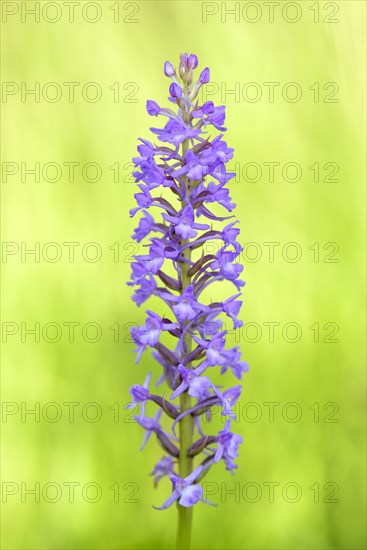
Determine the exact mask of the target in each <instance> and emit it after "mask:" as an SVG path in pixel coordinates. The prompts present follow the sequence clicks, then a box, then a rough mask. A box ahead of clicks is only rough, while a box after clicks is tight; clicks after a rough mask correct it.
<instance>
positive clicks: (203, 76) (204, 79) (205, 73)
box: [199, 67, 210, 84]
mask: <svg viewBox="0 0 367 550" xmlns="http://www.w3.org/2000/svg"><path fill="white" fill-rule="evenodd" d="M209 80H210V70H209V68H208V67H206V68H205V69H203V70H202V71H201V73H200V76H199V82H200V83H201V84H207V83H208V82H209Z"/></svg>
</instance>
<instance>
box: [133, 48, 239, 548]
mask: <svg viewBox="0 0 367 550" xmlns="http://www.w3.org/2000/svg"><path fill="white" fill-rule="evenodd" d="M198 63H199V62H198V58H197V56H196V55H195V54H188V53H184V54H182V55H181V56H180V61H179V64H178V67H177V68H175V67H174V66H173V64H172V63H171V62H170V61H166V62H165V63H164V74H165V75H166V77H168V78H169V97H168V102H169V103H168V105H169V107H165V106H161V105H160V104H158V103H157V102H156V101H154V100H150V99H149V100H148V101H147V104H146V108H147V112H148V114H149V115H150V116H151V117H154V121H157V127H154V128H151V132H152V134H153V136H154V139H152V140H151V141H150V140H147V139H140V140H139V143H138V147H137V149H138V155H137V156H136V157H134V158H133V163H134V166H135V169H134V171H133V177H134V178H135V181H136V183H137V187H138V189H137V192H136V194H135V199H136V207H135V208H132V209H131V210H130V215H131V217H134V216H137V215H138V214H139V216H140V220H139V222H138V224H137V227H136V229H135V231H134V234H133V239H134V240H135V241H136V242H137V243H139V245H140V247H141V248H140V249H139V254H137V255H135V256H134V261H133V262H132V266H131V268H132V269H131V280H130V282H129V283H128V285H129V286H132V287H134V294H133V296H132V299H133V301H134V302H135V303H136V304H137V306H141V305H142V304H143V303H145V302H146V301H147V300H148V299H149V298H150V297H151V296H154V297H155V298H156V299H157V302H156V303H157V304H158V305H157V308H155V310H154V311H152V310H146V313H147V318H146V320H145V322H144V324H143V325H141V326H138V327H134V328H133V329H132V330H131V334H132V338H133V341H134V343H135V345H136V350H135V351H136V363H138V362H139V361H140V360H141V358H142V355H143V353H144V352H145V351H147V350H149V349H150V351H151V353H152V360H153V361H154V362H155V364H156V365H157V366H160V367H162V370H161V375H159V376H158V381H157V383H156V385H155V388H154V392H155V391H157V392H160V395H158V393H151V390H150V389H149V382H150V380H151V375H150V374H149V375H148V376H147V378H146V379H145V381H144V383H143V385H139V384H135V385H134V386H132V388H131V389H130V393H131V396H132V400H133V403H132V404H131V405H130V406H132V407H133V406H136V405H137V404H140V414H139V415H136V416H135V417H134V418H135V420H136V422H137V423H138V424H139V425H140V426H141V427H142V428H143V429H144V430H145V437H144V441H143V446H142V448H144V447H145V445H146V443H147V441H148V439H149V437H150V436H151V434H154V435H155V437H156V439H157V442H158V443H159V445H160V446H161V447H162V448H163V449H164V452H165V454H164V456H163V457H162V459H161V460H160V461H159V462H158V463H157V464H156V466H155V468H154V470H153V471H152V472H151V475H152V476H154V479H155V485H157V483H158V482H159V481H160V480H161V479H162V478H163V477H165V476H168V477H169V479H170V480H171V482H172V486H173V491H172V494H171V495H170V496H169V497H168V499H167V500H166V501H165V502H164V504H163V505H162V506H160V507H159V508H158V509H159V510H165V509H166V508H169V507H170V506H171V505H172V504H173V503H177V509H178V517H179V522H178V523H179V528H178V537H177V548H180V549H186V550H187V549H188V548H189V547H190V530H191V523H192V522H191V515H192V508H193V507H194V506H195V505H196V504H197V503H198V502H200V501H202V502H206V501H205V499H204V498H203V489H202V487H201V485H200V484H199V482H200V480H201V479H202V478H203V476H204V475H207V474H208V472H209V471H210V469H211V467H212V466H213V465H215V464H216V463H217V462H222V461H223V463H224V464H225V467H226V469H227V470H228V471H230V472H231V473H233V471H234V470H235V468H237V465H236V464H235V460H236V459H237V458H238V447H239V445H240V443H241V442H242V437H241V436H240V435H237V434H233V433H232V432H231V425H230V420H229V419H232V420H234V419H235V418H236V416H235V405H236V403H237V401H238V399H239V398H240V394H241V386H240V385H237V386H234V387H231V382H229V383H228V385H226V384H224V383H223V385H222V384H220V385H216V384H215V383H214V382H213V379H212V376H213V375H214V373H215V375H216V376H218V375H223V380H225V378H226V377H230V378H233V377H235V378H237V379H238V380H241V379H242V377H243V374H244V373H245V372H247V370H248V365H247V363H246V362H245V361H243V360H242V359H241V350H240V348H239V346H235V347H231V346H228V345H227V341H226V340H227V330H225V329H226V327H225V326H224V321H227V322H228V321H229V322H230V324H231V325H232V324H233V328H234V330H237V329H238V328H240V327H241V326H242V324H243V322H242V321H241V319H240V318H239V315H240V309H241V306H242V300H241V289H242V288H243V286H244V282H243V281H242V280H241V275H242V272H243V266H242V264H241V261H240V260H241V253H242V250H243V249H242V246H241V244H240V243H239V242H238V239H239V235H240V228H239V224H238V221H237V220H236V218H235V215H234V212H235V207H236V205H235V203H234V202H233V201H232V199H231V196H230V192H229V182H230V181H231V180H233V178H234V176H235V173H234V172H231V171H229V170H228V169H227V165H228V162H229V161H230V160H231V159H232V158H233V154H234V150H233V148H231V147H229V146H228V145H227V143H226V141H225V139H224V132H225V131H226V128H225V126H224V124H225V107H224V106H222V105H219V106H217V105H214V103H213V102H212V101H206V102H204V103H202V102H201V101H200V99H199V91H200V89H201V87H202V86H205V85H206V84H207V83H208V82H209V80H210V70H209V68H208V67H205V68H204V69H203V70H201V72H196V71H197V68H198ZM162 116H163V117H164V119H163V124H161V125H160V126H159V124H158V121H159V120H161V117H162ZM212 134H215V135H213V136H212ZM208 241H210V247H209V248H207V247H206V243H207V242H208ZM223 281H226V282H228V283H231V285H232V286H234V287H235V289H236V291H235V292H236V293H235V294H233V293H231V294H232V295H228V294H225V293H226V292H227V291H226V288H227V286H228V285H222V286H221V283H222V282H223ZM215 287H217V288H216V291H215V293H213V292H212V289H214V288H215ZM221 289H224V292H223V294H220V292H221ZM218 295H219V296H220V300H218V298H216V300H218V301H214V299H215V298H214V297H215V296H218ZM143 360H146V354H145V355H144V358H143ZM165 387H166V389H164V388H165ZM161 388H163V389H162V390H161ZM167 396H169V397H167ZM153 406H158V408H159V410H158V413H157V414H156V415H155V416H153V417H150V416H146V411H147V409H148V407H153ZM218 406H219V407H221V409H222V415H223V416H224V417H225V418H226V424H225V427H224V429H223V430H220V431H219V433H217V434H216V435H215V434H206V433H205V431H207V429H208V427H209V426H210V425H211V424H210V421H211V418H212V416H213V408H214V407H218ZM205 420H206V422H205ZM166 424H168V425H169V429H167V428H166ZM163 426H164V428H163ZM176 426H178V427H179V429H178V432H179V433H178V435H177V437H176V434H175V427H176ZM196 461H199V463H196ZM209 504H211V503H209Z"/></svg>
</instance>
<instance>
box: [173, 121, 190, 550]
mask: <svg viewBox="0 0 367 550" xmlns="http://www.w3.org/2000/svg"><path fill="white" fill-rule="evenodd" d="M185 118H186V116H185V115H184V119H185ZM188 147H189V140H185V141H184V142H183V143H182V155H183V156H185V152H186V151H187V149H188ZM183 181H184V182H185V184H186V185H188V184H189V180H188V178H186V177H185V176H183ZM188 242H189V241H188V240H187V241H184V242H183V243H182V244H183V245H184V244H187V243H188ZM183 256H184V258H186V259H188V260H190V259H191V249H190V247H187V248H186V249H185V250H184V252H183ZM189 269H190V265H189V264H187V263H186V262H183V263H182V264H181V282H182V288H181V293H183V292H184V290H185V288H187V287H188V286H189V285H190V283H191V277H190V276H189V275H188V271H189ZM184 341H185V344H186V348H187V351H186V353H187V355H189V354H190V353H191V351H192V340H191V337H190V335H189V334H188V333H187V334H186V336H185V339H184ZM187 368H188V369H189V368H190V365H189V364H188V365H187ZM190 408H191V397H190V396H189V394H188V393H187V391H184V392H183V393H182V394H181V396H180V410H181V412H184V411H186V410H188V409H190ZM179 425H180V456H179V460H178V471H179V474H178V475H179V477H181V478H184V477H187V476H188V475H189V474H191V472H192V462H193V459H192V458H190V457H188V456H187V451H188V450H189V448H190V447H191V445H192V443H193V419H192V417H191V415H189V414H188V415H187V416H185V417H184V418H183V419H182V420H181V421H180V423H179ZM177 507H178V528H177V541H176V548H177V550H189V549H190V543H191V530H192V508H186V507H184V506H180V504H177Z"/></svg>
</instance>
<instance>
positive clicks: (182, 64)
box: [178, 53, 189, 78]
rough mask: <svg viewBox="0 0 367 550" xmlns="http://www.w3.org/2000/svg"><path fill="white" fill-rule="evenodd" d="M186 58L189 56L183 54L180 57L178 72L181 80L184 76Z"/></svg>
mask: <svg viewBox="0 0 367 550" xmlns="http://www.w3.org/2000/svg"><path fill="white" fill-rule="evenodd" d="M188 57H189V56H188V55H187V53H183V54H182V55H181V57H180V65H179V67H178V71H179V73H180V77H181V78H183V77H184V76H185V74H186V70H187V60H188Z"/></svg>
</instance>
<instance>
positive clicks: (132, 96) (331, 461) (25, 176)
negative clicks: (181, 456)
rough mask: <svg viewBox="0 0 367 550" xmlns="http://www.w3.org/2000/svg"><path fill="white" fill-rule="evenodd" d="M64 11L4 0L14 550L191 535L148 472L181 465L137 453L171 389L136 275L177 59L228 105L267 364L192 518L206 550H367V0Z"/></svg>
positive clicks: (157, 541)
mask: <svg viewBox="0 0 367 550" xmlns="http://www.w3.org/2000/svg"><path fill="white" fill-rule="evenodd" d="M65 4H66V3H64V2H40V3H39V5H38V8H37V6H35V3H34V2H2V10H3V11H2V80H3V95H2V103H1V109H2V131H3V149H2V161H3V165H2V167H3V174H2V188H3V189H2V190H3V225H2V239H3V258H2V274H3V287H4V289H5V291H4V293H3V309H2V319H3V324H2V328H3V367H2V382H3V389H2V400H3V416H2V439H3V446H4V450H5V452H4V458H3V463H2V482H3V486H2V487H3V513H2V547H3V548H4V549H9V550H10V549H27V550H28V549H29V550H30V549H70V550H71V549H97V548H99V549H107V548H108V549H118V548H126V549H142V548H147V549H148V548H171V547H172V545H173V543H174V538H175V530H176V526H175V523H176V510H175V509H174V507H172V509H170V510H168V511H166V512H164V513H163V512H162V513H159V512H156V511H154V510H153V509H152V504H155V505H159V504H160V503H161V502H163V500H164V499H165V498H166V496H167V494H168V493H169V491H170V487H169V482H168V481H167V480H164V481H163V482H162V484H161V485H160V486H159V488H158V489H154V488H153V483H152V478H151V477H149V476H148V473H149V472H151V470H152V469H153V465H154V463H155V462H156V460H158V459H159V458H160V457H161V456H162V452H161V450H160V449H159V448H158V446H157V444H156V442H155V441H153V439H152V440H151V441H150V442H149V444H148V446H147V449H146V451H145V452H144V453H139V446H140V443H141V439H142V430H141V429H140V428H139V427H138V426H137V425H136V424H135V423H134V422H132V421H131V414H130V412H129V411H126V410H125V409H124V406H125V404H126V403H127V402H128V401H129V395H128V388H129V386H130V385H131V384H133V383H137V382H142V381H143V379H144V377H145V375H146V372H147V371H148V369H152V370H153V371H154V373H155V374H158V370H157V368H156V366H155V365H153V364H152V361H151V360H150V359H149V357H148V355H146V356H145V357H144V359H143V361H142V362H141V364H140V365H138V366H136V365H135V364H134V355H133V353H132V349H133V345H132V344H131V342H130V341H129V340H130V339H129V331H128V327H129V325H130V324H132V323H140V324H141V323H142V322H143V318H144V311H143V309H137V308H136V307H135V305H134V304H133V303H132V302H131V290H130V289H129V288H128V287H127V286H126V281H127V280H128V278H129V272H130V261H131V255H132V254H133V253H135V252H136V250H135V248H134V247H133V245H131V239H130V235H131V234H132V230H133V227H134V224H135V222H136V220H131V219H130V218H129V215H128V211H129V208H131V207H133V205H134V199H133V194H134V192H135V185H134V183H133V182H132V179H131V176H130V172H131V167H132V166H131V164H130V159H131V157H132V156H134V154H135V148H136V140H137V138H138V137H139V136H141V137H148V136H149V132H148V128H149V126H150V125H151V119H149V117H148V115H147V114H146V112H145V101H146V99H147V98H151V99H155V100H157V101H158V102H160V103H161V104H163V103H164V101H165V100H166V96H167V90H168V84H169V83H168V80H167V79H166V78H165V77H164V75H163V72H162V65H163V62H164V61H165V60H166V59H170V60H171V61H173V62H177V59H178V56H179V54H180V53H181V52H184V51H188V52H195V53H196V54H197V55H198V56H199V60H200V66H201V67H204V66H210V67H211V74H212V80H213V82H214V83H215V84H214V86H213V87H212V88H210V91H211V92H212V95H211V96H210V98H211V99H213V100H214V101H215V102H217V103H219V104H220V103H222V102H224V103H225V104H226V105H227V127H228V133H227V140H228V142H229V144H230V145H231V146H233V147H234V148H235V150H236V156H235V162H233V163H232V167H236V168H237V170H238V176H237V180H236V181H233V182H232V183H231V193H232V196H233V198H234V200H235V202H236V203H237V204H238V207H237V215H238V217H239V219H240V222H241V229H242V237H241V242H242V244H243V245H244V246H245V251H244V261H245V279H246V281H247V285H246V287H245V298H244V308H243V311H242V318H243V320H244V322H245V332H243V333H242V334H241V335H231V337H230V338H231V339H232V340H231V341H232V343H233V344H234V343H235V342H236V341H237V343H239V344H240V345H241V349H242V351H243V355H244V357H245V358H246V359H247V361H248V362H249V363H250V366H251V369H250V372H249V373H248V374H247V375H246V377H245V380H244V393H243V397H242V399H241V403H240V421H239V422H238V424H237V425H236V428H237V431H238V432H239V433H241V434H242V435H243V437H244V444H243V447H242V452H241V457H240V459H239V461H238V463H239V469H238V470H237V473H236V476H235V477H231V476H230V474H229V473H228V472H225V470H224V468H223V467H222V466H219V467H217V468H216V469H213V470H212V471H211V472H210V474H209V475H208V477H207V478H206V479H207V483H208V485H207V486H206V490H207V494H208V497H209V498H210V499H211V500H212V501H214V502H216V503H217V504H219V506H218V507H217V508H212V507H209V506H205V505H198V506H197V507H196V508H195V521H194V534H193V539H194V547H195V548H206V549H208V548H211V549H219V548H228V549H235V548H236V549H240V548H249V549H250V548H251V549H266V548H269V549H276V548H277V549H280V548H282V549H294V548H315V549H316V548H317V549H326V548H343V549H351V548H353V549H354V548H365V528H364V519H365V500H364V495H365V478H364V464H365V445H364V442H363V440H364V433H365V420H364V419H365V416H364V399H365V397H364V396H365V390H364V388H365V375H364V367H363V365H364V344H363V342H364V334H365V322H364V313H363V310H364V303H365V302H364V298H365V296H364V284H363V283H364V253H363V250H364V237H363V225H364V184H363V179H364V178H363V173H364V146H365V144H364V138H363V130H364V116H365V107H364V93H365V88H364V78H363V74H364V65H365V53H364V34H365V30H364V28H365V27H364V21H365V4H364V2H360V1H348V2H346V1H343V2H329V3H325V2H317V3H315V2H305V1H302V2H296V3H292V4H293V7H292V6H290V7H289V6H288V7H286V6H285V5H286V4H289V3H287V2H280V6H278V7H277V6H275V8H274V10H275V11H274V21H273V22H271V21H270V18H269V11H268V10H269V7H267V6H266V3H263V2H256V3H254V2H252V3H251V5H248V4H249V3H243V2H237V3H234V2H228V3H219V2H209V3H201V2H194V1H175V2H171V1H165V2H156V1H145V2H141V1H139V2H109V1H102V2H101V1H99V2H94V3H90V2H78V3H77V5H75V12H74V20H73V22H70V19H71V15H70V11H69V10H70V8H69V7H67V6H66V5H65ZM87 4H92V5H89V7H88V6H87ZM46 5H47V7H46ZM55 6H56V7H55ZM223 6H224V8H223ZM246 6H247V7H246ZM30 9H39V10H40V16H39V21H38V20H37V21H36V20H35V19H36V17H37V16H35V15H31V14H29V13H27V10H30ZM226 9H228V10H230V9H235V10H239V9H240V12H239V11H237V12H236V13H237V15H230V14H227V13H226ZM83 10H84V11H83ZM244 10H245V11H244ZM284 10H285V11H284ZM299 13H301V16H300V18H299V20H298V21H295V20H296V19H297V18H298V15H299ZM205 14H206V16H205ZM59 16H60V17H59ZM257 18H258V21H255V20H256V19H257ZM57 19H58V20H57ZM93 19H96V21H95V22H94V23H93V22H91V21H92V20H93ZM97 19H98V20H97ZM249 20H251V21H253V22H249ZM290 20H293V21H294V22H290ZM52 21H54V22H52ZM50 82H53V83H56V84H57V85H58V86H59V87H55V86H54V85H50V86H48V83H50ZM72 82H73V83H76V84H75V85H71V84H69V85H68V84H65V83H72ZM91 82H94V83H96V85H97V88H95V87H93V86H90V85H89V87H88V83H91ZM250 82H254V83H256V85H255V87H254V86H253V87H252V88H251V87H248V86H247V85H248V83H250ZM266 82H276V83H279V85H277V86H276V87H275V88H274V90H275V92H274V94H275V95H274V100H273V101H271V98H270V99H269V85H266V84H264V83H266ZM290 82H295V83H296V85H297V89H298V93H299V89H300V90H301V92H302V96H301V97H300V99H299V100H297V101H293V102H292V101H291V100H290V99H292V98H293V97H294V95H293V94H294V93H295V90H296V88H294V87H293V88H292V87H288V88H287V86H286V88H285V91H284V86H285V85H287V83H290ZM4 83H5V84H4ZM35 83H39V86H40V96H39V98H36V96H34V95H29V94H28V95H27V94H25V91H26V90H29V89H31V88H35V86H38V84H35ZM236 83H237V84H236ZM328 83H332V84H328ZM85 85H87V87H86V88H85ZM71 86H75V88H74V90H75V97H74V101H71V100H70V98H69V90H70V87H71ZM236 86H237V94H238V95H237V96H236V95H233V94H232V95H231V94H229V93H226V91H228V90H233V89H236ZM96 89H97V90H101V97H100V99H99V100H97V101H95V102H94V101H93V98H94V97H95V90H96ZM259 89H260V92H261V97H259V98H258V101H252V99H253V98H256V97H255V92H256V93H260V92H259V91H258V90H259ZM60 90H61V97H59V98H58V97H57V95H56V94H57V93H59V92H60ZM238 91H239V93H238ZM82 92H83V93H82ZM287 93H288V94H289V95H287ZM22 94H23V95H22ZM53 98H55V100H53ZM207 98H208V99H209V96H208V97H207ZM289 98H290V99H289ZM36 99H37V100H36ZM269 162H274V163H279V164H277V165H276V168H275V173H274V178H270V177H269V173H268V167H267V166H268V165H264V163H269ZM22 163H24V164H22ZM35 163H39V166H40V172H41V173H40V177H39V178H38V177H35V176H34V175H32V174H31V173H28V172H27V171H26V170H27V169H31V168H32V167H34V165H35ZM48 163H54V164H51V165H48ZM55 163H56V168H55ZM64 163H79V164H75V165H74V166H75V175H74V178H71V177H69V173H68V172H69V170H68V166H71V165H70V164H64ZM88 163H93V164H92V165H88ZM235 163H236V166H235ZM248 163H257V166H258V167H260V170H261V171H260V172H256V170H259V168H258V167H257V166H256V165H254V164H250V165H248ZM288 163H296V164H297V166H299V167H300V168H301V175H300V177H298V176H297V174H296V172H294V171H293V170H294V168H292V166H291V167H288V168H286V169H284V166H285V165H287V164H288ZM315 163H318V164H315ZM327 163H330V164H327ZM96 165H97V166H98V169H96V168H95V167H96ZM88 166H89V167H88ZM311 166H312V167H313V168H310V167H311ZM45 167H46V168H45ZM57 167H59V168H57ZM111 167H113V168H111ZM83 169H84V171H83ZM283 169H284V170H285V171H283ZM60 170H61V173H59V172H60ZM288 170H289V172H288ZM317 170H318V175H317ZM282 171H283V173H282ZM93 179H95V180H96V181H91V180H93ZM51 180H54V181H51ZM255 180H257V181H255ZM271 180H273V181H271ZM291 180H297V181H291ZM36 243H38V244H36ZM49 243H56V244H49ZM64 243H76V244H75V245H70V244H69V245H65V244H64ZM90 243H95V244H94V245H93V244H92V245H91V244H90ZM264 243H265V244H264ZM266 243H268V244H266ZM269 243H275V244H273V245H271V244H269ZM289 243H295V244H293V245H289ZM72 246H75V248H74V253H75V256H74V260H73V261H72V258H71V256H70V255H69V254H70V250H71V247H72ZM272 246H274V257H272V256H271V255H269V250H270V248H271V247H272ZM37 247H40V253H39V257H37V256H35V255H32V254H26V250H27V249H32V248H33V249H34V248H36V250H37ZM52 260H54V261H52ZM37 323H39V325H38V326H39V333H40V334H39V341H36V340H37V339H38V336H37V335H36V336H35V335H34V334H31V333H28V332H27V330H28V329H32V328H34V327H36V330H38V329H37V325H36V324H37ZM49 323H51V325H50V324H49ZM269 323H270V324H271V323H274V325H269ZM289 323H291V325H289ZM269 326H273V327H274V337H269V330H270V329H269ZM72 327H74V331H75V332H74V336H73V337H70V331H72ZM310 327H312V328H310ZM31 409H35V410H36V413H35V414H33V415H32V414H31V413H30V414H27V411H28V410H31ZM72 410H73V411H74V415H72V414H71V411H72ZM270 410H274V415H273V416H271V414H270ZM216 421H217V422H219V420H218V419H216ZM37 483H38V484H39V486H37ZM209 483H210V484H209ZM50 484H51V485H50ZM73 484H74V485H73ZM236 484H237V485H236ZM289 484H290V485H289ZM37 487H39V492H40V495H39V498H38V496H37V494H36V495H35V494H31V493H28V492H27V491H28V490H31V489H32V488H33V489H34V488H36V491H37V490H38V489H37ZM72 487H74V497H73V498H72V497H71V496H70V495H71V493H72ZM270 487H273V488H274V496H273V497H271V495H270V496H269V490H270ZM231 491H232V493H231ZM233 491H234V492H233ZM52 500H53V501H54V502H51V501H52ZM91 501H95V502H91Z"/></svg>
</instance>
